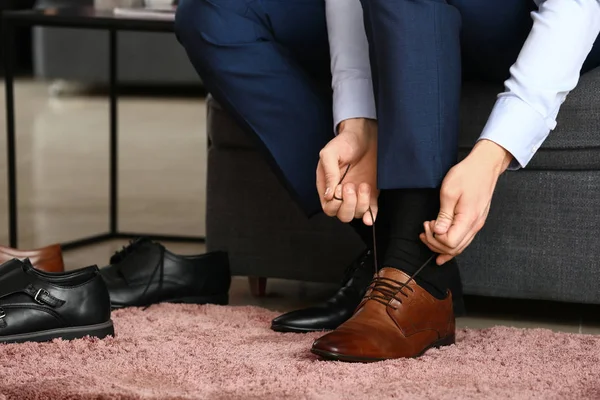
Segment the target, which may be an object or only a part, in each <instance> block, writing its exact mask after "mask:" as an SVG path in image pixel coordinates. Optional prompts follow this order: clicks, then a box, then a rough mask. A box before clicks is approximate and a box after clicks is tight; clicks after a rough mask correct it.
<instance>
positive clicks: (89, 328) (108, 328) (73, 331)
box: [0, 320, 115, 343]
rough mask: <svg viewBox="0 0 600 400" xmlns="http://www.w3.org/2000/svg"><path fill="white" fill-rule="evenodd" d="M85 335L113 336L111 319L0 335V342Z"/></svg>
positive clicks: (78, 337)
mask: <svg viewBox="0 0 600 400" xmlns="http://www.w3.org/2000/svg"><path fill="white" fill-rule="evenodd" d="M86 336H90V337H96V338H98V339H104V338H105V337H107V336H115V328H114V326H113V322H112V320H109V321H107V322H104V323H102V324H96V325H86V326H76V327H72V328H59V329H49V330H46V331H39V332H32V333H22V334H18V335H10V336H0V343H25V342H49V341H51V340H53V339H63V340H73V339H81V338H84V337H86Z"/></svg>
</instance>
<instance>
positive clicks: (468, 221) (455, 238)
mask: <svg viewBox="0 0 600 400" xmlns="http://www.w3.org/2000/svg"><path fill="white" fill-rule="evenodd" d="M477 220H478V216H477V215H475V214H473V213H470V214H460V215H457V216H456V217H455V218H454V222H453V223H452V226H451V227H450V229H448V233H446V236H445V237H440V238H438V239H439V241H440V242H441V243H443V244H445V245H446V246H448V247H450V248H452V249H456V248H457V247H458V246H459V245H460V244H461V243H462V242H463V241H464V240H465V238H466V237H467V235H468V234H469V232H471V230H472V229H473V228H474V227H475V224H476V223H477Z"/></svg>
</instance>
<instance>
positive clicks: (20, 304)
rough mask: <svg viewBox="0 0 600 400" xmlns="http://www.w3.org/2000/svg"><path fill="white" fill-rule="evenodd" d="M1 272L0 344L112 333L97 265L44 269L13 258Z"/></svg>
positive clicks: (106, 294)
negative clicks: (60, 270) (50, 270)
mask: <svg viewBox="0 0 600 400" xmlns="http://www.w3.org/2000/svg"><path fill="white" fill-rule="evenodd" d="M0 270H1V271H2V276H0V282H1V285H0V343H22V342H30V341H33V342H44V341H49V340H52V339H56V338H62V339H65V340H71V339H77V338H82V337H85V336H93V337H98V338H104V337H106V336H108V335H114V328H113V323H112V321H111V319H110V298H109V297H108V291H107V290H106V285H105V284H104V282H103V281H102V278H101V277H100V274H99V271H98V267H96V266H92V267H87V268H82V269H80V270H76V271H72V272H61V273H47V272H41V271H39V270H36V269H34V268H33V266H32V265H31V263H30V262H29V260H28V259H26V260H24V261H20V260H17V259H14V260H11V261H8V262H7V263H5V264H3V265H2V268H0Z"/></svg>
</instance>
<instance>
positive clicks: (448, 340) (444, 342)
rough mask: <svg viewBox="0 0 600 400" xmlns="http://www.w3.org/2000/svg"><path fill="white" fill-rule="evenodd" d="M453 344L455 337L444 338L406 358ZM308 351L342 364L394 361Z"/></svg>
mask: <svg viewBox="0 0 600 400" xmlns="http://www.w3.org/2000/svg"><path fill="white" fill-rule="evenodd" d="M455 342H456V337H455V335H451V336H446V337H445V338H442V339H440V340H438V341H436V342H433V343H432V344H431V345H430V346H428V347H425V348H424V349H423V351H421V352H420V353H419V354H417V355H415V356H412V357H406V358H418V357H421V356H422V355H423V354H425V352H426V351H427V350H429V349H432V348H440V347H444V346H450V345H453V344H454V343H455ZM310 351H311V353H313V354H316V355H318V356H319V357H322V358H324V359H326V360H331V361H343V362H351V363H372V362H378V361H385V360H394V358H370V357H355V356H348V355H345V354H340V353H333V352H329V351H325V350H319V349H314V348H313V349H311V350H310Z"/></svg>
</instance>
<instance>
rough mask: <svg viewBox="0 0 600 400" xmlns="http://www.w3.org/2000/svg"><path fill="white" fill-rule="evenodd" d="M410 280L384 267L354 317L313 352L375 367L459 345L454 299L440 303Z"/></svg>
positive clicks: (449, 297)
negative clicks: (444, 347)
mask: <svg viewBox="0 0 600 400" xmlns="http://www.w3.org/2000/svg"><path fill="white" fill-rule="evenodd" d="M409 278H410V276H408V275H407V274H405V273H404V272H402V271H400V270H398V269H394V268H383V269H382V270H381V271H379V273H378V274H377V275H375V277H374V278H373V282H372V283H371V286H370V287H369V289H368V290H367V293H366V294H365V297H364V298H363V301H362V302H361V304H360V305H359V306H358V308H357V309H356V311H355V312H354V315H353V316H352V317H351V318H350V319H349V320H348V321H346V322H345V323H343V324H342V325H340V327H339V328H337V329H336V330H334V331H332V332H330V333H328V334H326V335H325V336H323V337H321V338H319V339H317V340H316V341H315V342H314V343H313V346H312V350H311V351H312V352H313V353H314V354H317V355H319V356H321V357H323V358H325V359H329V360H338V361H350V362H374V361H382V360H388V359H394V358H407V357H418V356H420V355H422V354H423V353H424V352H425V351H427V350H428V349H430V348H432V347H441V346H447V345H450V344H453V343H454V334H455V321H454V311H453V310H452V294H451V293H450V292H449V291H448V295H447V296H446V298H445V299H444V300H438V299H436V298H435V297H433V296H432V295H431V294H429V293H428V292H427V291H426V290H425V289H423V288H421V287H420V286H419V285H418V284H417V283H416V282H415V281H414V280H411V281H410V282H408V281H409ZM406 282H408V284H406Z"/></svg>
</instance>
